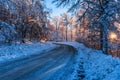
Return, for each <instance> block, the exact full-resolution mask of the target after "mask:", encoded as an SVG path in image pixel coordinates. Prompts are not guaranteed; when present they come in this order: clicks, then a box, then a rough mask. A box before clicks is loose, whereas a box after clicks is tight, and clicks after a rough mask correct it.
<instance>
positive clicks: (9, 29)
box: [0, 21, 17, 43]
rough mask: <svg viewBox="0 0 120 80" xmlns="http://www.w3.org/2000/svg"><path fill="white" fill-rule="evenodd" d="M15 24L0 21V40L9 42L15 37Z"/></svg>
mask: <svg viewBox="0 0 120 80" xmlns="http://www.w3.org/2000/svg"><path fill="white" fill-rule="evenodd" d="M16 33H17V32H16V31H15V25H14V24H12V25H9V24H7V23H6V22H3V21H0V41H4V42H8V43H11V42H12V41H13V40H14V39H15V34H16Z"/></svg>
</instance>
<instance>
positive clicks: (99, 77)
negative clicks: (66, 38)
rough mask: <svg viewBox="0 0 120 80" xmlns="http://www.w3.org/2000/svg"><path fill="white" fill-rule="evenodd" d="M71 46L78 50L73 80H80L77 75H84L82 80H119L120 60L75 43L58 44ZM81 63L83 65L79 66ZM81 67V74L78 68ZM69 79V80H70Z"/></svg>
mask: <svg viewBox="0 0 120 80" xmlns="http://www.w3.org/2000/svg"><path fill="white" fill-rule="evenodd" d="M58 43H59V44H65V45H70V46H73V47H74V48H75V49H77V50H78V56H77V57H76V61H77V64H76V65H75V66H74V67H75V70H74V73H73V74H72V77H73V78H74V79H75V80H81V79H80V78H79V76H78V75H80V74H84V76H85V77H84V80H120V59H119V58H113V57H112V56H111V55H105V54H103V53H102V51H99V50H93V49H90V48H87V47H85V46H84V45H83V44H79V43H77V42H58ZM81 62H82V63H83V64H81ZM82 65H83V69H84V70H83V72H84V73H78V72H79V71H80V67H79V66H82ZM73 78H71V79H70V80H72V79H73Z"/></svg>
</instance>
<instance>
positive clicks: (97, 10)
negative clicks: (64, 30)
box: [53, 0, 120, 53]
mask: <svg viewBox="0 0 120 80" xmlns="http://www.w3.org/2000/svg"><path fill="white" fill-rule="evenodd" d="M53 2H54V3H57V5H58V6H61V5H70V9H69V11H76V10H78V9H79V10H83V11H82V13H80V14H79V17H78V21H82V20H83V19H84V18H87V19H88V27H92V28H95V27H96V28H100V29H101V43H102V44H101V46H102V51H103V52H104V53H107V34H108V29H115V25H114V22H115V21H116V22H120V19H119V18H120V15H119V13H120V1H119V0H59V1H58V0H53Z"/></svg>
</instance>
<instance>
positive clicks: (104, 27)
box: [101, 22, 108, 54]
mask: <svg viewBox="0 0 120 80" xmlns="http://www.w3.org/2000/svg"><path fill="white" fill-rule="evenodd" d="M101 24H102V29H101V39H102V40H101V47H102V52H103V53H105V54H107V46H108V43H107V34H108V32H107V28H108V27H107V25H106V24H105V22H102V23H101Z"/></svg>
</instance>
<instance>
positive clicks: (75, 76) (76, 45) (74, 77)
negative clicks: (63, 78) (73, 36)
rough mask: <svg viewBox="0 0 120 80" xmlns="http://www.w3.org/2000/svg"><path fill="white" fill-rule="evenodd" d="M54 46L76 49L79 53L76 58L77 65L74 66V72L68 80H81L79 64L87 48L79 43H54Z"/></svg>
mask: <svg viewBox="0 0 120 80" xmlns="http://www.w3.org/2000/svg"><path fill="white" fill-rule="evenodd" d="M54 44H58V45H59V44H60V45H67V46H71V47H73V48H74V49H75V51H77V54H76V56H75V64H74V66H73V71H74V72H73V73H72V74H71V76H70V77H69V78H68V80H79V79H78V78H79V77H78V71H79V66H80V65H79V63H80V61H81V59H82V58H83V56H84V54H83V52H82V50H83V49H84V48H85V46H84V45H83V44H80V43H78V42H54Z"/></svg>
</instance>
